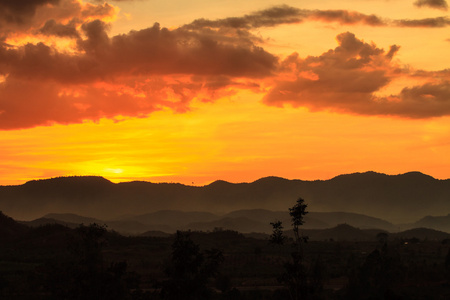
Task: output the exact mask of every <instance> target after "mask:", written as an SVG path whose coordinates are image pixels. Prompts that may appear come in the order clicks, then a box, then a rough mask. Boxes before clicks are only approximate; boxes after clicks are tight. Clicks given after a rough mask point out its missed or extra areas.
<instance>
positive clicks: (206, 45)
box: [0, 19, 278, 129]
mask: <svg viewBox="0 0 450 300" xmlns="http://www.w3.org/2000/svg"><path fill="white" fill-rule="evenodd" d="M74 27H75V25H74V24H73V23H70V22H69V23H68V24H66V25H64V24H58V23H57V22H56V21H52V20H50V21H47V22H46V23H45V25H44V26H43V27H42V28H40V33H42V34H51V35H57V36H65V37H72V38H74V39H75V40H76V45H77V49H76V52H74V53H66V52H60V51H58V50H57V49H55V48H53V46H51V45H46V44H45V43H37V44H31V43H28V44H25V45H23V46H11V45H7V44H6V43H3V44H1V45H0V75H3V78H5V79H4V80H3V81H2V82H0V128H2V129H14V128H26V127H32V126H37V125H49V124H53V123H62V124H68V123H79V122H82V121H83V120H98V119H99V118H103V117H105V118H114V117H115V116H144V115H147V114H149V113H151V112H153V111H155V110H159V109H162V108H163V107H169V108H171V109H173V110H175V111H179V112H183V111H186V110H189V104H190V102H191V101H192V100H193V99H199V100H202V101H204V100H206V101H213V100H214V99H217V98H218V97H221V96H223V95H225V94H230V93H233V89H234V88H239V89H242V88H246V89H256V90H257V89H258V88H259V84H257V83H255V82H256V80H257V79H261V78H264V77H268V76H272V75H273V72H274V71H275V70H276V69H277V66H278V58H277V57H275V56H274V55H272V54H270V53H268V52H266V51H265V50H263V49H262V48H260V47H257V46H256V45H254V44H252V43H249V42H248V41H246V40H245V41H242V42H240V39H239V38H232V39H228V38H227V37H224V36H222V35H220V34H217V33H215V34H213V33H205V32H198V31H195V30H186V29H183V28H178V29H174V30H169V29H167V28H161V27H160V25H159V24H157V23H156V24H155V25H154V26H153V27H150V28H147V29H143V30H139V31H131V32H130V33H128V34H121V35H117V36H113V37H110V36H109V35H108V33H107V32H108V27H109V25H108V24H107V23H105V22H103V21H101V20H98V19H97V20H93V21H89V22H84V23H83V24H82V25H81V26H80V31H81V32H79V34H78V35H76V34H75V33H74V31H73V30H72V29H73V28H74ZM252 78H253V79H252Z"/></svg>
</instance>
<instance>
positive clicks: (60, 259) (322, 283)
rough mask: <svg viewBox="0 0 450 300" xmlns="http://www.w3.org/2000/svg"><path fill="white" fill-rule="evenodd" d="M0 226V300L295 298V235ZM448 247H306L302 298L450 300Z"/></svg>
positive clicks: (392, 243)
mask: <svg viewBox="0 0 450 300" xmlns="http://www.w3.org/2000/svg"><path fill="white" fill-rule="evenodd" d="M0 226H1V230H0V235H1V237H0V299H31V300H32V299H86V300H88V299H112V300H114V299H291V297H292V294H290V292H289V282H288V281H286V274H287V270H288V269H286V266H289V264H290V263H291V262H292V253H295V252H296V251H297V249H298V248H295V247H296V245H295V239H291V240H289V239H287V240H285V241H284V242H283V243H270V242H269V240H267V239H266V240H264V239H255V238H249V237H245V236H244V235H242V234H240V233H238V232H235V231H228V230H220V229H217V230H214V231H213V232H184V233H182V232H178V233H177V234H175V235H172V236H170V237H160V238H157V237H125V236H121V235H119V234H117V233H115V232H111V231H107V230H106V228H105V227H103V226H100V225H97V224H91V225H89V226H83V225H81V226H80V227H78V228H76V229H69V228H67V227H64V226H61V225H56V224H53V225H44V226H41V227H38V228H28V227H26V226H23V225H21V224H18V223H16V222H15V221H14V220H12V219H10V218H8V217H7V216H4V215H1V216H0ZM448 242H449V241H447V240H441V241H432V240H428V241H427V240H419V239H409V240H400V239H397V240H395V239H390V238H389V235H387V234H380V235H378V239H374V240H373V241H332V240H326V241H309V242H307V243H305V244H303V245H302V259H301V274H300V273H297V275H298V274H300V275H301V276H304V277H303V278H304V281H303V283H304V286H303V287H302V288H303V289H305V291H306V292H305V293H302V297H303V298H302V299H304V298H306V299H450V255H449V253H450V252H449V248H450V243H448ZM291 265H292V263H291ZM296 270H297V271H298V270H300V269H299V268H297V269H296ZM283 276H284V278H283Z"/></svg>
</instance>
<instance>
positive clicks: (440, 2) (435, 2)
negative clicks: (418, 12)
mask: <svg viewBox="0 0 450 300" xmlns="http://www.w3.org/2000/svg"><path fill="white" fill-rule="evenodd" d="M414 5H415V6H417V7H423V6H427V7H430V8H436V9H442V10H447V9H448V4H447V1H445V0H417V1H416V2H414Z"/></svg>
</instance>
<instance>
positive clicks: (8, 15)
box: [0, 0, 60, 28]
mask: <svg viewBox="0 0 450 300" xmlns="http://www.w3.org/2000/svg"><path fill="white" fill-rule="evenodd" d="M59 1H60V0H23V1H11V0H0V20H2V21H1V22H0V28H1V26H2V25H4V24H5V23H6V24H7V23H16V24H22V23H25V22H26V21H27V19H29V18H30V17H32V16H33V15H34V14H35V12H36V9H37V8H38V7H40V6H43V5H46V4H58V3H59ZM2 23H3V24H2Z"/></svg>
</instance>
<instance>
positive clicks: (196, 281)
mask: <svg viewBox="0 0 450 300" xmlns="http://www.w3.org/2000/svg"><path fill="white" fill-rule="evenodd" d="M222 261H223V255H222V252H221V251H219V250H217V249H211V250H206V251H204V252H201V251H200V247H199V245H197V244H195V243H194V242H193V241H192V240H191V238H190V237H189V234H187V233H182V232H181V231H177V233H176V237H175V241H174V242H173V244H172V255H171V259H170V262H169V263H168V265H167V267H166V270H165V273H166V275H167V276H168V277H169V279H168V280H166V281H165V282H163V283H162V289H161V296H162V298H163V299H169V300H172V299H186V300H188V299H195V300H201V299H210V298H211V292H210V289H209V288H208V287H207V283H208V279H209V278H211V277H214V276H215V275H217V273H218V268H219V265H220V264H221V263H222Z"/></svg>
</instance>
